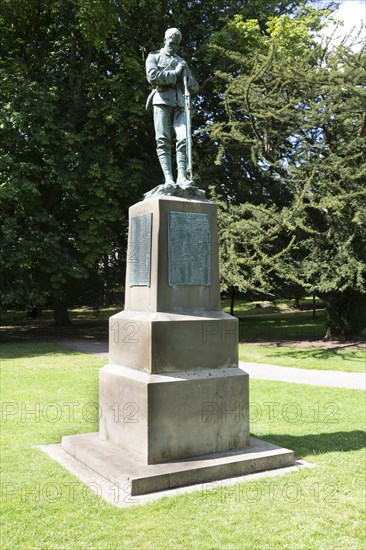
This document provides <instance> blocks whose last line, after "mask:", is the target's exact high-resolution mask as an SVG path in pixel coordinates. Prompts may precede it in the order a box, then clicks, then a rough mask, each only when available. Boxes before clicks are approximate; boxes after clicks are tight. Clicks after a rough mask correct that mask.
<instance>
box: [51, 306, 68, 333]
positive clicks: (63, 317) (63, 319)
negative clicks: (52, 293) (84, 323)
mask: <svg viewBox="0 0 366 550" xmlns="http://www.w3.org/2000/svg"><path fill="white" fill-rule="evenodd" d="M53 312H54V319H55V321H56V325H57V326H59V327H65V326H68V325H71V321H70V317H69V312H68V310H67V304H66V302H63V301H62V300H55V301H54V303H53Z"/></svg>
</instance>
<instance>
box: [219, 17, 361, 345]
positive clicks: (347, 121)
mask: <svg viewBox="0 0 366 550" xmlns="http://www.w3.org/2000/svg"><path fill="white" fill-rule="evenodd" d="M322 15H324V12H323V13H320V14H319V13H317V12H315V11H313V10H310V11H309V10H307V11H305V12H304V14H303V15H302V16H299V17H297V18H289V17H286V16H282V17H273V18H271V19H270V20H269V22H268V25H267V35H264V34H263V33H261V32H260V29H259V25H255V22H254V23H253V22H249V23H250V24H249V23H248V22H244V21H243V20H242V19H241V18H236V20H234V23H232V25H234V29H235V32H237V33H239V34H240V33H241V32H242V35H243V44H244V45H245V47H246V48H249V47H250V40H249V38H248V36H249V37H251V36H253V34H255V33H256V36H257V40H256V41H255V40H254V41H253V44H254V46H253V48H252V56H250V57H249V58H248V55H247V56H246V57H244V56H243V55H242V53H241V52H238V51H232V50H229V51H227V50H224V49H221V54H226V56H227V57H228V59H229V67H230V71H228V72H226V73H225V72H222V71H221V73H220V77H221V78H222V79H223V80H224V82H225V91H224V100H223V106H224V107H225V112H226V120H225V121H224V122H221V123H218V124H213V125H212V126H211V136H212V139H213V140H215V142H217V143H219V144H220V149H219V155H220V156H221V157H222V158H224V159H225V157H227V156H228V155H230V150H231V147H232V144H233V143H234V144H235V147H238V146H241V147H242V148H243V151H246V152H247V151H248V149H249V150H250V154H251V158H252V160H253V161H254V162H255V163H256V164H257V166H258V168H259V169H260V171H261V172H262V173H264V174H266V175H267V176H268V178H269V179H270V180H271V181H272V184H273V186H274V189H276V188H278V187H280V188H281V189H282V192H280V193H279V194H277V193H273V192H268V193H267V196H266V197H265V199H264V202H265V204H266V212H267V214H268V215H267V218H266V219H265V220H263V221H261V222H260V224H259V226H258V229H257V230H256V232H255V235H256V236H257V238H259V236H260V231H265V230H266V223H267V224H268V223H269V222H270V219H271V216H272V214H271V212H272V210H271V208H272V209H273V208H276V215H277V217H278V218H279V220H280V222H279V223H277V222H276V223H277V227H278V229H277V231H276V234H277V238H276V239H274V240H273V246H271V247H270V249H269V250H268V249H266V248H264V249H263V250H264V255H263V258H261V259H260V258H259V259H258V266H260V267H257V270H259V271H260V270H263V269H264V268H265V266H266V265H267V264H269V263H270V260H271V259H272V260H273V261H272V264H271V270H270V274H269V276H270V279H271V284H272V287H273V288H275V285H276V280H278V279H280V280H281V279H282V280H283V281H284V282H286V283H288V282H292V283H294V284H296V285H300V286H302V287H304V288H306V289H307V290H308V291H309V292H311V293H316V294H318V295H321V296H322V297H323V298H324V300H325V302H326V306H327V313H328V333H327V335H328V337H339V336H350V335H354V334H357V333H359V332H360V330H361V329H362V328H364V327H365V326H366V283H365V275H366V226H365V223H364V222H365V219H366V191H365V186H364V184H365V151H366V148H365V145H366V135H365V115H364V105H365V95H366V90H365V68H364V67H365V59H366V56H365V49H361V50H359V51H357V52H355V51H353V50H352V48H351V47H350V46H346V44H345V43H342V44H340V45H339V46H338V47H335V48H331V46H330V44H328V45H324V44H319V42H318V41H317V40H315V36H314V32H316V31H317V30H318V29H319V28H320V25H321V16H322ZM229 30H230V29H226V32H228V33H229ZM311 31H312V32H311ZM229 35H230V33H229ZM236 43H237V42H236ZM215 47H216V48H217V46H215ZM245 179H246V177H245V174H243V177H242V181H245ZM259 185H261V183H259ZM266 191H267V189H266ZM248 203H249V204H246V205H245V208H246V209H247V210H248V209H249V208H250V204H253V201H250V200H249V201H248ZM255 205H256V203H255V202H254V206H255ZM254 211H255V210H254ZM254 211H253V212H254ZM262 211H263V212H264V211H265V210H264V209H262ZM252 215H254V214H252ZM235 223H237V221H236V222H235ZM276 223H275V224H274V225H273V227H275V226H276ZM232 230H233V234H235V226H233V229H232ZM229 233H230V230H229ZM241 238H242V240H243V241H244V240H245V239H246V238H247V237H246V234H245V233H241ZM226 246H227V245H226ZM241 254H242V256H241V257H240V254H239V257H240V262H241V264H245V265H248V262H250V261H252V259H253V257H254V256H253V254H252V253H251V252H249V253H242V252H241ZM234 261H235V260H234V259H233V262H234ZM239 275H240V273H239ZM240 276H241V277H242V284H244V283H243V280H244V279H245V277H246V272H245V271H244V272H242V273H241V275H240ZM239 278H240V277H239ZM256 284H257V285H258V287H259V288H260V285H261V284H262V281H261V279H260V277H257V281H256Z"/></svg>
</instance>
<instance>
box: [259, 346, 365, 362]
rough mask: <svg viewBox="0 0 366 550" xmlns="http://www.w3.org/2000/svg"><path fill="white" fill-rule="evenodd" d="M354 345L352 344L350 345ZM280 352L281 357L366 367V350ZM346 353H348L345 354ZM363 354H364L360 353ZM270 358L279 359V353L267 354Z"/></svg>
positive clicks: (343, 348) (295, 350)
mask: <svg viewBox="0 0 366 550" xmlns="http://www.w3.org/2000/svg"><path fill="white" fill-rule="evenodd" d="M350 345H352V344H350ZM276 349H277V350H280V354H281V357H282V356H283V357H289V358H294V359H298V360H300V361H301V359H316V360H329V361H331V360H332V359H335V358H337V359H338V358H339V359H340V360H341V361H354V362H355V363H360V364H364V365H366V349H365V350H361V349H360V350H347V348H346V347H339V348H331V349H322V348H312V349H306V350H301V348H296V349H293V350H286V351H284V350H283V349H281V347H279V348H276ZM345 352H347V353H346V354H345ZM360 352H363V353H360ZM267 355H268V357H274V358H276V359H278V353H273V354H272V353H271V354H267Z"/></svg>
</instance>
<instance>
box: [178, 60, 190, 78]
mask: <svg viewBox="0 0 366 550" xmlns="http://www.w3.org/2000/svg"><path fill="white" fill-rule="evenodd" d="M187 66H188V65H187V63H186V62H185V61H180V62H179V63H178V65H177V66H176V67H175V72H176V74H177V75H178V76H179V75H180V74H181V73H182V72H183V71H184V69H186V68H187Z"/></svg>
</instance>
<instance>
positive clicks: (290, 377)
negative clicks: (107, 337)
mask: <svg viewBox="0 0 366 550" xmlns="http://www.w3.org/2000/svg"><path fill="white" fill-rule="evenodd" d="M54 343H55V344H59V345H60V346H63V347H65V348H67V349H71V350H74V351H78V352H80V353H87V354H90V355H96V356H98V357H101V358H103V359H108V342H101V341H97V340H87V339H76V338H75V339H66V338H62V339H58V340H54ZM239 366H240V368H241V369H242V370H244V371H245V372H247V373H248V374H249V375H250V376H251V377H252V378H256V379H258V380H275V381H281V382H292V383H294V384H307V385H310V386H327V387H332V388H347V389H352V390H365V389H366V374H365V373H361V372H360V373H359V372H343V371H334V370H310V369H298V368H294V367H280V366H277V365H269V364H267V363H248V362H245V361H240V362H239Z"/></svg>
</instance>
